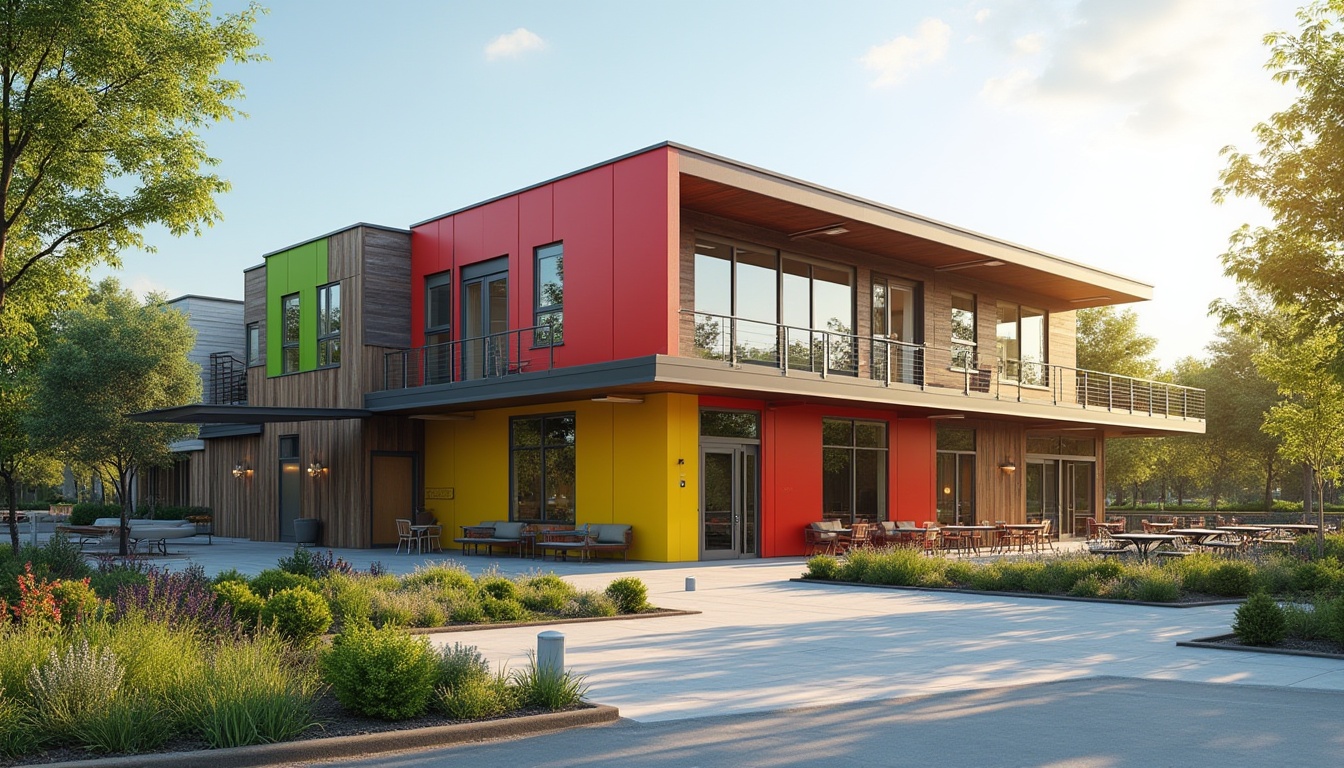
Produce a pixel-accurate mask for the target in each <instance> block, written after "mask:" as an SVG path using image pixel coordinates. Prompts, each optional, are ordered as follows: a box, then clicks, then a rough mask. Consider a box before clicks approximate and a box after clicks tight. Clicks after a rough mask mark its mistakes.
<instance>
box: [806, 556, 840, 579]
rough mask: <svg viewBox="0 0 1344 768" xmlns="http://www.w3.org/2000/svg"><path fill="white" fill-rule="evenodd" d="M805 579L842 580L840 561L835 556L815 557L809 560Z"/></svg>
mask: <svg viewBox="0 0 1344 768" xmlns="http://www.w3.org/2000/svg"><path fill="white" fill-rule="evenodd" d="M803 578H805V579H816V580H818V581H835V580H836V579H839V578H840V559H839V558H837V557H835V556H834V555H813V556H811V557H809V558H808V559H807V570H806V571H804V572H803Z"/></svg>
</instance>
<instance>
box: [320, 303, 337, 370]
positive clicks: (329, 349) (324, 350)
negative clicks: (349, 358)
mask: <svg viewBox="0 0 1344 768" xmlns="http://www.w3.org/2000/svg"><path fill="white" fill-rule="evenodd" d="M340 364H341V284H340V283H331V284H330V285H324V286H321V287H320V288H318V289H317V367H319V368H330V367H332V366H336V365H340Z"/></svg>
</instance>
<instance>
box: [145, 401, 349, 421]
mask: <svg viewBox="0 0 1344 768" xmlns="http://www.w3.org/2000/svg"><path fill="white" fill-rule="evenodd" d="M372 415H373V412H372V411H367V410H364V409H363V408H279V407H275V406H262V405H199V404H198V405H179V406H176V407H173V408H158V409H155V410H152V411H142V412H140V413H132V414H129V415H128V416H127V417H126V418H128V419H130V420H131V421H150V422H171V423H173V424H273V423H276V422H287V421H337V420H341V419H367V418H369V417H370V416H372Z"/></svg>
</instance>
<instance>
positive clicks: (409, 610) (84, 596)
mask: <svg viewBox="0 0 1344 768" xmlns="http://www.w3.org/2000/svg"><path fill="white" fill-rule="evenodd" d="M3 551H4V553H5V555H6V556H0V764H13V763H14V762H20V763H25V764H26V763H34V762H50V761H54V760H66V759H74V758H79V757H86V756H89V754H90V753H93V754H104V755H109V754H137V753H147V752H162V751H181V750H194V749H211V748H222V747H234V746H243V745H251V744H265V743H273V742H281V741H286V740H292V739H306V738H314V737H318V736H339V735H345V734H353V733H367V732H370V731H380V730H387V729H393V728H399V727H406V726H413V727H424V726H430V725H443V724H448V723H455V722H464V721H475V720H480V719H483V718H501V717H503V718H510V717H517V716H519V715H526V714H534V713H540V712H549V711H557V710H566V709H572V708H575V707H585V706H589V705H587V704H586V703H585V702H583V694H584V692H585V690H586V685H585V683H584V681H583V679H582V678H581V677H579V676H576V675H574V674H572V673H571V672H569V671H566V670H549V669H544V668H540V667H538V666H537V665H536V664H535V663H530V664H529V665H527V666H526V667H523V668H519V669H515V670H512V671H509V670H493V669H492V668H491V665H490V664H489V662H488V661H487V660H486V659H484V658H482V657H481V655H480V654H479V653H478V652H477V651H476V649H475V648H474V647H473V646H468V645H462V644H458V643H455V644H453V645H452V646H450V647H444V648H442V649H438V648H435V647H433V646H431V645H430V642H429V639H428V638H427V637H424V636H418V635H413V634H411V633H409V632H407V630H406V627H407V626H409V625H421V626H428V625H435V624H436V623H437V624H447V623H449V622H453V621H467V622H480V621H490V622H502V621H519V620H529V619H537V618H540V617H566V618H568V617H576V616H605V615H615V614H617V613H621V612H624V613H636V612H641V611H650V610H653V609H652V608H651V607H650V606H649V605H648V603H647V599H646V591H645V589H644V585H643V583H642V582H640V581H639V580H638V579H618V580H616V581H614V582H612V584H611V585H610V586H609V587H608V588H607V589H606V590H603V591H600V592H589V591H581V590H577V589H575V588H574V587H573V586H572V585H570V584H568V583H567V582H565V581H564V580H562V579H560V578H559V577H557V576H555V575H554V574H534V575H530V576H526V577H520V578H518V579H516V580H511V579H505V578H503V577H501V576H498V575H497V574H490V575H486V576H483V577H480V578H476V579H473V578H472V577H471V576H470V575H469V574H467V573H466V571H464V570H461V569H457V568H445V567H431V568H424V569H422V570H419V571H417V572H415V573H413V574H411V575H409V576H406V577H394V576H388V575H386V574H377V573H372V574H370V573H355V572H354V571H353V569H351V568H350V567H349V566H348V565H346V564H344V563H342V562H341V561H339V560H334V559H333V558H331V556H330V555H329V554H327V555H321V554H320V553H313V552H309V551H307V550H298V551H296V553H295V555H294V556H293V557H289V558H285V559H283V560H282V561H281V562H280V567H279V568H277V569H273V570H268V571H265V572H263V573H261V574H258V575H257V576H256V577H254V578H252V579H247V578H245V577H243V576H241V575H240V574H237V573H227V574H222V575H221V576H220V577H219V578H217V579H214V580H210V579H207V578H206V577H205V576H204V574H203V573H202V572H201V571H200V570H199V569H195V570H192V569H188V570H186V571H184V572H180V573H170V572H167V571H163V570H158V569H154V568H145V567H142V566H141V565H139V564H136V563H134V562H132V563H130V564H129V565H128V564H124V563H120V562H117V561H114V560H112V559H107V560H105V561H104V562H103V563H102V564H101V566H100V567H99V569H97V571H93V570H91V569H90V568H89V566H88V565H86V564H85V563H84V561H83V558H82V557H81V556H80V554H79V552H78V549H77V548H74V547H72V546H71V545H70V544H69V542H66V541H64V540H63V539H62V538H61V537H55V538H54V539H53V540H52V542H51V543H50V544H48V545H47V546H45V547H43V548H40V549H37V548H26V549H25V550H24V551H23V553H22V556H21V557H19V558H14V557H12V556H8V552H9V550H7V549H5V550H3ZM329 631H331V632H335V634H334V636H329V635H328V634H327V633H328V632H329Z"/></svg>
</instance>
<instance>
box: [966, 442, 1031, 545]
mask: <svg viewBox="0 0 1344 768" xmlns="http://www.w3.org/2000/svg"><path fill="white" fill-rule="evenodd" d="M961 424H964V425H965V426H967V427H971V428H973V429H975V491H976V493H975V495H976V499H975V508H976V512H977V514H978V515H979V516H980V519H981V520H990V521H993V520H1005V521H1007V522H1010V523H1025V522H1026V521H1027V485H1026V474H1027V472H1026V469H1027V432H1026V429H1025V428H1024V427H1023V426H1022V425H1021V424H1015V423H1011V422H1003V421H969V420H968V421H965V422H961V423H959V424H958V426H960V425H961ZM1006 461H1011V462H1012V463H1013V464H1015V465H1017V471H1015V472H1013V473H1012V474H1011V475H1006V474H1004V472H1003V470H1001V469H999V465H1000V464H1002V463H1004V462H1006Z"/></svg>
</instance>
